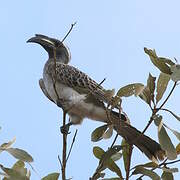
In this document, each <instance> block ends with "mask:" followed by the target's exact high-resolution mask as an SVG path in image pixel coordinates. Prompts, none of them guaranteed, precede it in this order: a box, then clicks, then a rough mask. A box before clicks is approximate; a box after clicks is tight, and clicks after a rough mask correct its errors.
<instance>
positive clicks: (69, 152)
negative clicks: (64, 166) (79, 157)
mask: <svg viewBox="0 0 180 180" xmlns="http://www.w3.org/2000/svg"><path fill="white" fill-rule="evenodd" d="M77 131H78V130H77V129H76V131H75V133H74V137H73V140H72V143H71V147H70V149H69V153H68V155H67V158H66V163H67V161H68V159H69V156H70V154H71V151H72V148H73V145H74V142H75V139H76V135H77Z"/></svg>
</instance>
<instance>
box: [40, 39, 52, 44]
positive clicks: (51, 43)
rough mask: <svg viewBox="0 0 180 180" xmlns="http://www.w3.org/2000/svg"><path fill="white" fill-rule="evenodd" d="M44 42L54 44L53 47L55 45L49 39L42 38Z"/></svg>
mask: <svg viewBox="0 0 180 180" xmlns="http://www.w3.org/2000/svg"><path fill="white" fill-rule="evenodd" d="M42 40H43V41H46V42H48V43H50V44H52V45H54V43H53V42H52V41H50V40H48V39H44V38H42Z"/></svg>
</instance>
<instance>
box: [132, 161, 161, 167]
mask: <svg viewBox="0 0 180 180" xmlns="http://www.w3.org/2000/svg"><path fill="white" fill-rule="evenodd" d="M137 167H146V168H157V167H159V165H158V164H156V163H155V162H148V163H145V164H139V165H137V166H135V167H133V168H132V169H136V168H137Z"/></svg>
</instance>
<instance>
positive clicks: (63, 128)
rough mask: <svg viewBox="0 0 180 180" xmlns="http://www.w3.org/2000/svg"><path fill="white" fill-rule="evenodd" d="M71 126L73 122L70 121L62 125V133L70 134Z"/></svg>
mask: <svg viewBox="0 0 180 180" xmlns="http://www.w3.org/2000/svg"><path fill="white" fill-rule="evenodd" d="M70 126H71V123H68V124H66V125H64V126H61V127H60V130H61V133H62V134H70V132H69V127H70Z"/></svg>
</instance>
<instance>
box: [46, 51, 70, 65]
mask: <svg viewBox="0 0 180 180" xmlns="http://www.w3.org/2000/svg"><path fill="white" fill-rule="evenodd" d="M49 60H51V61H54V55H52V56H49ZM56 62H60V63H64V64H68V62H69V56H67V55H66V54H64V53H61V54H56Z"/></svg>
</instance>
